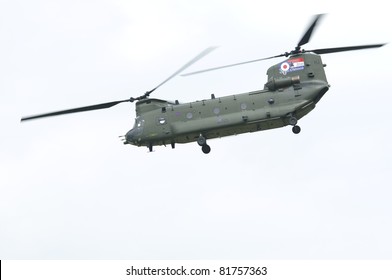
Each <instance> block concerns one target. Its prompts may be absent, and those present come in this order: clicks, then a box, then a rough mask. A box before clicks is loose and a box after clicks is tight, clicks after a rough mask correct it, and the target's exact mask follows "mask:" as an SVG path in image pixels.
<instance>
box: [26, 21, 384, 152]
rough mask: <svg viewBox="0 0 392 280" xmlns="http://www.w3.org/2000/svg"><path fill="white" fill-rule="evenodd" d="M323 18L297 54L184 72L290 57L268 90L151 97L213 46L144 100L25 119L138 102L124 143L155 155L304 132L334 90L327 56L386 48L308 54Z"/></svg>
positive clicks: (271, 74) (273, 73) (276, 69)
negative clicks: (159, 149) (235, 138)
mask: <svg viewBox="0 0 392 280" xmlns="http://www.w3.org/2000/svg"><path fill="white" fill-rule="evenodd" d="M322 16H323V14H319V15H315V16H314V18H313V20H312V21H311V24H310V25H309V27H308V28H307V30H306V32H305V33H304V35H303V36H302V37H301V39H300V40H299V42H298V44H297V46H296V47H295V49H294V50H292V51H290V52H285V53H283V54H279V55H275V56H271V57H266V58H261V59H256V60H251V61H245V62H240V63H235V64H230V65H225V66H220V67H214V68H210V69H205V70H200V71H195V72H190V73H186V74H183V75H182V76H188V75H193V74H199V73H203V72H207V71H212V70H218V69H222V68H227V67H233V66H238V65H243V64H248V63H254V62H258V61H262V60H268V59H274V58H279V57H286V59H285V60H283V61H281V62H279V63H277V64H275V65H273V66H271V67H270V68H269V69H268V70H267V76H268V79H267V82H266V83H265V85H264V88H263V89H259V90H255V91H252V92H245V93H239V94H234V95H229V96H222V97H216V96H215V95H214V94H211V98H209V99H203V100H200V101H193V102H187V103H180V102H178V100H176V101H174V102H171V101H167V100H162V99H157V98H150V94H151V93H153V92H154V91H155V90H157V89H158V88H159V87H160V86H162V85H163V84H165V83H166V82H168V81H169V80H171V79H172V78H174V77H175V76H177V75H178V74H180V73H181V72H183V71H184V70H185V69H186V68H188V67H189V66H191V65H192V64H194V63H195V62H196V61H198V60H199V59H201V58H202V57H204V56H206V55H207V54H209V53H210V52H211V51H213V50H214V49H215V48H216V47H209V48H207V49H206V50H204V51H203V52H201V53H200V54H199V55H197V56H196V57H195V58H193V59H192V60H191V61H189V62H188V63H187V64H185V65H184V66H183V67H181V68H180V69H179V70H177V71H176V72H175V73H174V74H172V75H171V76H170V77H168V78H167V79H166V80H164V81H163V82H162V83H161V84H159V85H158V86H156V87H155V88H153V89H152V90H150V91H147V92H146V93H144V94H143V95H141V96H138V97H130V98H129V99H125V100H119V101H112V102H107V103H101V104H95V105H90V106H84V107H79V108H73V109H68V110H62V111H56V112H52V113H46V114H39V115H33V116H27V117H23V118H22V119H21V121H27V120H32V119H37V118H43V117H50V116H57V115H63V114H70V113H77V112H85V111H92V110H98V109H106V108H110V107H113V106H115V105H117V104H120V103H124V102H135V101H136V104H135V109H136V118H135V124H134V126H133V128H132V129H131V130H129V131H128V132H127V133H126V134H125V135H124V136H123V143H124V144H130V145H134V146H138V147H140V146H144V147H147V148H148V150H149V151H150V152H152V151H153V147H154V146H161V145H164V146H166V145H169V144H170V145H171V147H172V148H175V145H176V144H177V143H178V144H183V143H190V142H196V143H197V144H198V145H199V146H200V147H201V149H202V152H203V153H205V154H208V153H210V151H211V147H210V146H209V145H208V144H207V140H210V139H214V138H220V137H225V136H230V135H237V134H242V133H246V132H257V131H263V130H268V129H274V128H281V127H285V126H291V127H292V132H293V133H294V134H298V133H300V132H301V127H300V126H299V125H298V120H300V119H301V118H302V117H304V116H305V115H307V114H308V113H310V112H311V111H312V110H313V109H315V107H316V104H317V103H318V102H319V101H320V100H321V98H322V97H323V96H324V94H325V93H326V92H327V91H328V90H329V87H330V85H329V83H328V81H327V77H326V74H325V71H324V68H325V67H326V64H324V63H323V62H322V60H321V56H320V55H322V54H329V53H336V52H344V51H353V50H361V49H369V48H379V47H382V46H384V45H385V44H372V45H359V46H348V47H337V48H324V49H314V50H304V49H303V48H302V46H303V45H305V44H307V43H308V42H309V41H310V38H311V36H312V33H313V31H314V29H315V27H316V25H317V24H318V22H319V20H320V18H321V17H322Z"/></svg>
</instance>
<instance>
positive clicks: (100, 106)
mask: <svg viewBox="0 0 392 280" xmlns="http://www.w3.org/2000/svg"><path fill="white" fill-rule="evenodd" d="M130 101H131V99H126V100H120V101H112V102H107V103H101V104H96V105H90V106H84V107H79V108H73V109H67V110H62V111H56V112H52V113H46V114H40V115H34V116H28V117H23V118H22V119H21V120H20V121H21V122H23V121H27V120H33V119H39V118H45V117H53V116H59V115H65V114H72V113H78V112H86V111H92V110H99V109H106V108H110V107H113V106H115V105H117V104H119V103H122V102H130Z"/></svg>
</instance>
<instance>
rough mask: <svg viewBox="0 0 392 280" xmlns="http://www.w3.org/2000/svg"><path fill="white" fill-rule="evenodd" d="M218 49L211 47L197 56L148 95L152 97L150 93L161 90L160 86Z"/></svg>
mask: <svg viewBox="0 0 392 280" xmlns="http://www.w3.org/2000/svg"><path fill="white" fill-rule="evenodd" d="M216 48H217V47H209V48H207V49H205V50H204V51H202V52H201V53H200V54H198V55H197V56H195V57H194V58H193V59H192V60H191V61H189V62H188V63H187V64H185V65H184V66H182V67H181V68H180V69H178V70H177V71H176V72H174V73H173V74H172V75H171V76H170V77H169V78H167V79H166V80H164V81H163V82H162V83H160V84H159V85H158V86H156V87H155V88H153V89H152V90H150V91H148V92H147V94H148V95H150V93H152V92H153V91H155V90H156V89H157V88H159V87H160V86H162V85H163V84H165V83H166V82H168V81H169V80H171V79H172V78H174V77H175V76H177V75H178V74H179V73H181V72H182V71H184V70H185V69H186V68H188V67H189V66H191V65H192V64H194V63H195V62H196V61H198V60H200V59H201V58H203V57H204V56H206V55H207V54H209V53H210V52H212V51H213V50H215V49H216Z"/></svg>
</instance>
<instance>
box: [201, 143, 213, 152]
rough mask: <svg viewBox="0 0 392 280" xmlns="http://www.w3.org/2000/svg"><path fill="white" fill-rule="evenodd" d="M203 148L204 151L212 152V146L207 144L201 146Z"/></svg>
mask: <svg viewBox="0 0 392 280" xmlns="http://www.w3.org/2000/svg"><path fill="white" fill-rule="evenodd" d="M201 150H202V151H203V153H205V154H208V153H209V152H211V147H210V146H208V145H207V144H205V145H203V146H202V147H201Z"/></svg>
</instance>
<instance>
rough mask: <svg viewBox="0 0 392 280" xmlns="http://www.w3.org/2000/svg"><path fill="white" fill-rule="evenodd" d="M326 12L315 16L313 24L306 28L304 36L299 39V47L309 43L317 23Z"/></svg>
mask: <svg viewBox="0 0 392 280" xmlns="http://www.w3.org/2000/svg"><path fill="white" fill-rule="evenodd" d="M323 15H324V14H319V15H316V16H315V17H314V20H313V22H312V24H311V25H310V26H309V28H308V30H306V32H305V34H304V36H302V38H301V40H299V42H298V45H297V48H300V47H301V46H303V45H305V44H307V43H308V42H309V40H310V37H311V36H312V33H313V30H314V28H315V27H316V25H317V22H318V21H319V19H320V18H321V17H322V16H323Z"/></svg>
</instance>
